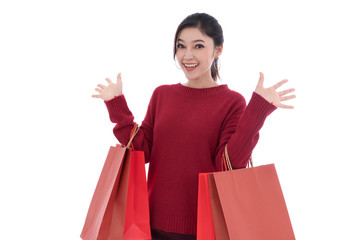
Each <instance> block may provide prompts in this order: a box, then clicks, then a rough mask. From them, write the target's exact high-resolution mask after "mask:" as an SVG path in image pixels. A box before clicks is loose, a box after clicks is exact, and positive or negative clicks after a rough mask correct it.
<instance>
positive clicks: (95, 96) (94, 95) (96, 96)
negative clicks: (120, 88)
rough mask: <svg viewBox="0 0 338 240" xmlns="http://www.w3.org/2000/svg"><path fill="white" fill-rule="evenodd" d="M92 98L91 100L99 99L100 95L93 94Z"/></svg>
mask: <svg viewBox="0 0 338 240" xmlns="http://www.w3.org/2000/svg"><path fill="white" fill-rule="evenodd" d="M92 97H93V98H99V97H100V94H93V95H92Z"/></svg>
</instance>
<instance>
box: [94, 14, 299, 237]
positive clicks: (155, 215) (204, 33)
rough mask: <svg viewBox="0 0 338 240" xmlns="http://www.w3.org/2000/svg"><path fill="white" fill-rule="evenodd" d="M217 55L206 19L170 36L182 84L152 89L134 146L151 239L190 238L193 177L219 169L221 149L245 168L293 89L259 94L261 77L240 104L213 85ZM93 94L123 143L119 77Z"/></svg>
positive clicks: (127, 117)
mask: <svg viewBox="0 0 338 240" xmlns="http://www.w3.org/2000/svg"><path fill="white" fill-rule="evenodd" d="M222 49H223V33H222V28H221V26H220V25H219V23H218V22H217V20H216V19H215V18H213V17H212V16H210V15H208V14H205V13H196V14H192V15H190V16H188V17H187V18H186V19H184V20H183V22H182V23H181V24H180V25H179V27H178V29H177V31H176V34H175V43H174V57H175V58H176V59H177V61H178V63H179V65H180V66H181V68H182V69H183V72H184V74H185V76H186V78H187V83H185V84H181V83H178V84H172V85H163V86H159V87H158V88H156V89H155V91H154V92H153V95H152V97H151V100H150V103H149V105H148V110H147V113H146V116H145V118H144V120H143V122H142V125H141V127H140V129H139V131H138V134H137V135H136V136H135V138H134V141H133V145H134V148H135V149H136V150H141V151H143V152H144V154H145V159H146V163H149V173H148V191H149V210H150V225H151V228H152V233H153V235H154V236H153V239H161V240H163V239H195V238H196V231H197V200H198V192H197V191H198V174H199V173H203V172H215V171H221V169H222V164H223V161H222V155H223V154H224V150H225V146H226V145H227V149H228V154H229V157H230V159H231V165H232V166H233V168H243V167H245V166H246V165H247V163H248V160H249V158H250V156H251V153H252V151H253V149H254V147H255V146H256V144H257V142H258V138H259V130H260V129H261V128H262V126H263V124H264V121H265V119H266V117H267V116H268V115H269V114H271V113H272V112H273V111H274V110H275V109H276V108H277V107H283V108H291V106H287V105H283V104H282V103H281V102H282V101H285V100H288V99H291V98H294V97H295V96H294V95H292V96H285V95H286V94H288V93H290V92H292V91H294V89H289V90H285V91H282V92H277V91H276V90H277V88H279V87H280V86H281V85H283V84H284V83H285V82H286V80H284V81H281V82H279V83H277V84H276V85H274V86H273V87H271V88H264V87H263V82H264V76H263V74H262V73H260V77H259V82H258V85H257V87H256V90H255V92H253V94H252V98H251V100H250V102H249V103H248V105H247V106H246V103H245V99H244V98H243V96H242V95H241V94H240V93H238V92H235V91H232V90H230V88H229V87H228V86H227V85H226V84H224V85H218V84H217V82H216V80H217V78H218V77H219V73H218V57H219V56H220V55H221V53H222ZM106 80H107V82H108V86H104V85H102V84H99V85H98V87H99V88H96V89H95V90H96V91H97V92H99V94H96V95H93V97H97V98H101V99H103V100H104V103H105V104H106V106H107V109H108V112H109V117H110V120H111V122H113V123H116V125H115V127H114V134H115V136H116V138H117V139H118V140H119V141H120V143H121V144H123V145H126V144H127V142H128V141H129V134H130V132H131V130H132V128H133V127H134V116H133V114H132V113H131V111H130V109H129V107H128V105H127V101H126V98H125V96H124V95H123V93H122V79H121V74H119V75H118V77H117V83H116V84H115V83H113V82H112V81H111V80H110V79H108V78H107V79H106Z"/></svg>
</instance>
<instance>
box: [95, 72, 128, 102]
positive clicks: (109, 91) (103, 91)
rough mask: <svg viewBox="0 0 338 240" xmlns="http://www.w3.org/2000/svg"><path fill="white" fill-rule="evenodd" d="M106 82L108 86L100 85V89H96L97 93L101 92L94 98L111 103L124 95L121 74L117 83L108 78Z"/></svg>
mask: <svg viewBox="0 0 338 240" xmlns="http://www.w3.org/2000/svg"><path fill="white" fill-rule="evenodd" d="M106 81H107V82H108V86H105V85H103V84H98V85H97V86H98V88H95V91H97V92H99V94H93V95H92V97H94V98H102V99H103V100H104V101H109V100H111V99H113V98H114V97H116V96H119V95H121V94H122V78H121V73H119V74H118V75H117V80H116V83H113V82H112V81H111V80H110V79H109V78H106Z"/></svg>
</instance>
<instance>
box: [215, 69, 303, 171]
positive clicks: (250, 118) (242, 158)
mask: <svg viewBox="0 0 338 240" xmlns="http://www.w3.org/2000/svg"><path fill="white" fill-rule="evenodd" d="M286 82H287V79H284V80H283V81H280V82H278V83H277V84H275V85H273V86H272V87H270V88H264V86H263V83H264V75H263V73H261V72H260V78H259V81H258V84H257V87H256V90H255V92H254V93H253V94H252V97H251V100H250V102H249V103H248V105H247V106H246V107H245V102H244V99H243V100H242V101H241V103H240V104H238V107H237V108H234V110H233V111H232V112H231V113H230V114H229V117H228V120H227V121H225V122H224V124H223V126H222V129H221V133H220V141H219V146H218V148H217V155H216V168H217V169H218V170H221V169H222V163H223V161H222V154H223V153H224V149H225V145H226V144H228V153H229V157H230V161H231V164H232V166H233V168H234V169H236V168H244V167H246V165H247V163H248V160H249V158H250V156H251V154H252V151H253V149H254V147H255V146H256V144H257V142H258V139H259V130H260V129H261V128H262V127H263V124H264V121H265V119H266V117H267V116H268V115H269V114H271V113H272V112H273V111H274V110H275V109H277V108H278V107H279V108H286V109H292V108H293V106H290V105H285V104H283V103H282V102H283V101H286V100H289V99H293V98H295V97H296V96H295V95H287V94H289V93H291V92H294V91H295V89H293V88H291V89H287V90H284V91H281V92H277V89H278V88H279V87H280V86H282V85H283V84H285V83H286Z"/></svg>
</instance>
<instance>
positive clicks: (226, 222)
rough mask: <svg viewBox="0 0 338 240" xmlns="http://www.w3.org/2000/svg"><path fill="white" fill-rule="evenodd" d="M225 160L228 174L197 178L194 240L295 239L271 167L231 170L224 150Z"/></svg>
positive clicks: (203, 175) (281, 194) (211, 174)
mask: <svg viewBox="0 0 338 240" xmlns="http://www.w3.org/2000/svg"><path fill="white" fill-rule="evenodd" d="M225 160H226V163H224V164H226V165H225V166H227V168H228V171H225V172H215V173H200V174H199V180H200V182H199V196H198V197H199V199H198V221H197V240H202V239H211V240H213V239H216V240H218V239H221V240H247V239H250V240H271V239H273V240H293V239H295V236H294V233H293V229H292V225H291V221H290V217H289V214H288V210H287V207H286V204H285V200H284V196H283V193H282V189H281V186H280V183H279V180H278V176H277V172H276V169H275V166H274V164H269V165H263V166H259V167H251V168H244V169H237V170H232V168H231V164H230V160H229V156H228V153H227V146H226V147H225ZM206 179H208V181H207V180H206ZM202 185H204V186H202ZM203 188H208V189H209V194H208V193H205V194H203V192H202V191H201V192H200V190H202V189H203ZM205 192H206V191H205ZM200 199H201V200H200ZM205 199H209V200H208V201H210V205H211V210H212V218H211V217H210V210H209V209H210V205H207V206H206V205H205V202H206V200H205ZM210 218H211V219H212V223H210V220H209V219H210ZM212 224H213V229H212ZM204 226H207V229H208V230H205V229H204ZM212 230H213V231H212ZM210 232H213V234H214V235H212V233H210ZM206 234H209V235H208V236H210V237H208V238H206V236H207V235H206Z"/></svg>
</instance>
